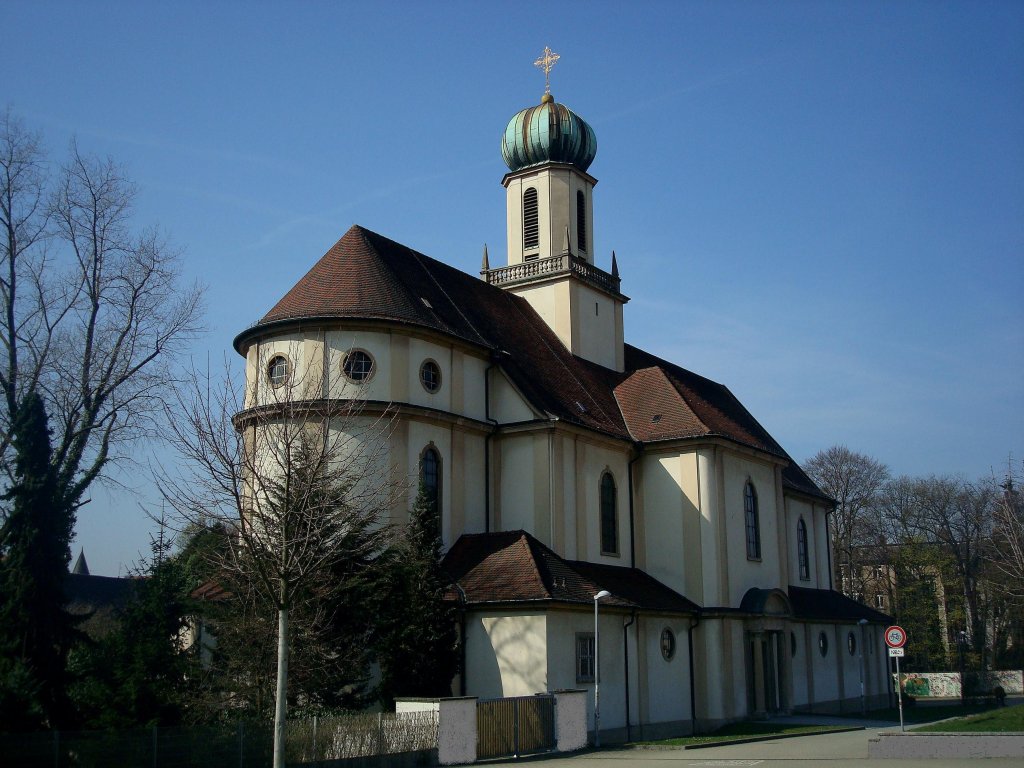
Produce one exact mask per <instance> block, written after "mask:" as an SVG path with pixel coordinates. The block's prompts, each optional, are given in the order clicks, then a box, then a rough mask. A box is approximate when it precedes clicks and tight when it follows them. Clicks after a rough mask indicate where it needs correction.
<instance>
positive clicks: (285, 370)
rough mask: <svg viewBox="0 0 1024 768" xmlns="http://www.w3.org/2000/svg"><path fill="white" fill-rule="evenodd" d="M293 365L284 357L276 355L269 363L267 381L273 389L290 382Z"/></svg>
mask: <svg viewBox="0 0 1024 768" xmlns="http://www.w3.org/2000/svg"><path fill="white" fill-rule="evenodd" d="M291 372H292V371H291V364H290V363H289V362H288V358H287V357H285V356H284V355H274V356H273V357H272V358H270V362H269V363H267V380H268V381H269V382H270V385H271V386H272V387H280V386H282V385H284V384H286V383H287V382H288V376H289V375H291Z"/></svg>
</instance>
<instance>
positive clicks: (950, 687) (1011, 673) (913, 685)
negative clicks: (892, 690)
mask: <svg viewBox="0 0 1024 768" xmlns="http://www.w3.org/2000/svg"><path fill="white" fill-rule="evenodd" d="M976 674H977V680H978V683H977V687H978V691H979V692H987V691H991V690H992V689H993V688H995V687H996V686H997V685H998V686H1002V688H1003V690H1004V691H1006V693H1008V694H1011V695H1015V694H1020V693H1024V672H1022V671H1021V670H1019V669H1017V670H1005V671H1000V672H979V673H976ZM893 678H894V679H895V675H893ZM968 680H970V677H968ZM900 683H901V684H902V687H903V690H904V691H906V692H907V694H908V695H909V696H914V697H917V698H923V697H935V698H956V697H959V696H960V673H959V672H919V673H915V672H909V673H906V674H904V673H901V674H900Z"/></svg>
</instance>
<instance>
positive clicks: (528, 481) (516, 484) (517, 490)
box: [492, 432, 536, 531]
mask: <svg viewBox="0 0 1024 768" xmlns="http://www.w3.org/2000/svg"><path fill="white" fill-rule="evenodd" d="M492 445H494V446H495V448H496V449H497V450H499V451H500V452H501V458H500V460H501V478H500V483H499V485H498V488H497V489H496V490H497V493H498V495H499V497H500V500H501V521H500V523H501V524H500V528H499V530H503V531H514V530H518V529H520V528H522V529H523V530H525V531H532V530H533V528H534V524H533V522H534V483H535V482H536V478H535V477H534V471H533V470H534V450H535V447H536V446H535V445H534V439H533V434H531V433H528V432H526V433H519V434H514V435H505V436H503V437H502V438H501V439H500V440H497V441H493V442H492Z"/></svg>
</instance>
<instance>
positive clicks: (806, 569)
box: [796, 517, 811, 580]
mask: <svg viewBox="0 0 1024 768" xmlns="http://www.w3.org/2000/svg"><path fill="white" fill-rule="evenodd" d="M808 554H809V553H808V551H807V525H806V524H805V523H804V519H803V518H802V517H801V518H800V520H799V521H797V524H796V559H797V562H798V563H799V564H800V578H801V579H805V580H806V579H809V578H811V563H810V558H809V557H808Z"/></svg>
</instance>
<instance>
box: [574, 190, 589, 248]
mask: <svg viewBox="0 0 1024 768" xmlns="http://www.w3.org/2000/svg"><path fill="white" fill-rule="evenodd" d="M576 243H577V245H578V246H579V249H580V250H581V251H583V252H584V253H586V252H587V196H586V195H584V194H583V192H582V191H577V192H576Z"/></svg>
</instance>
